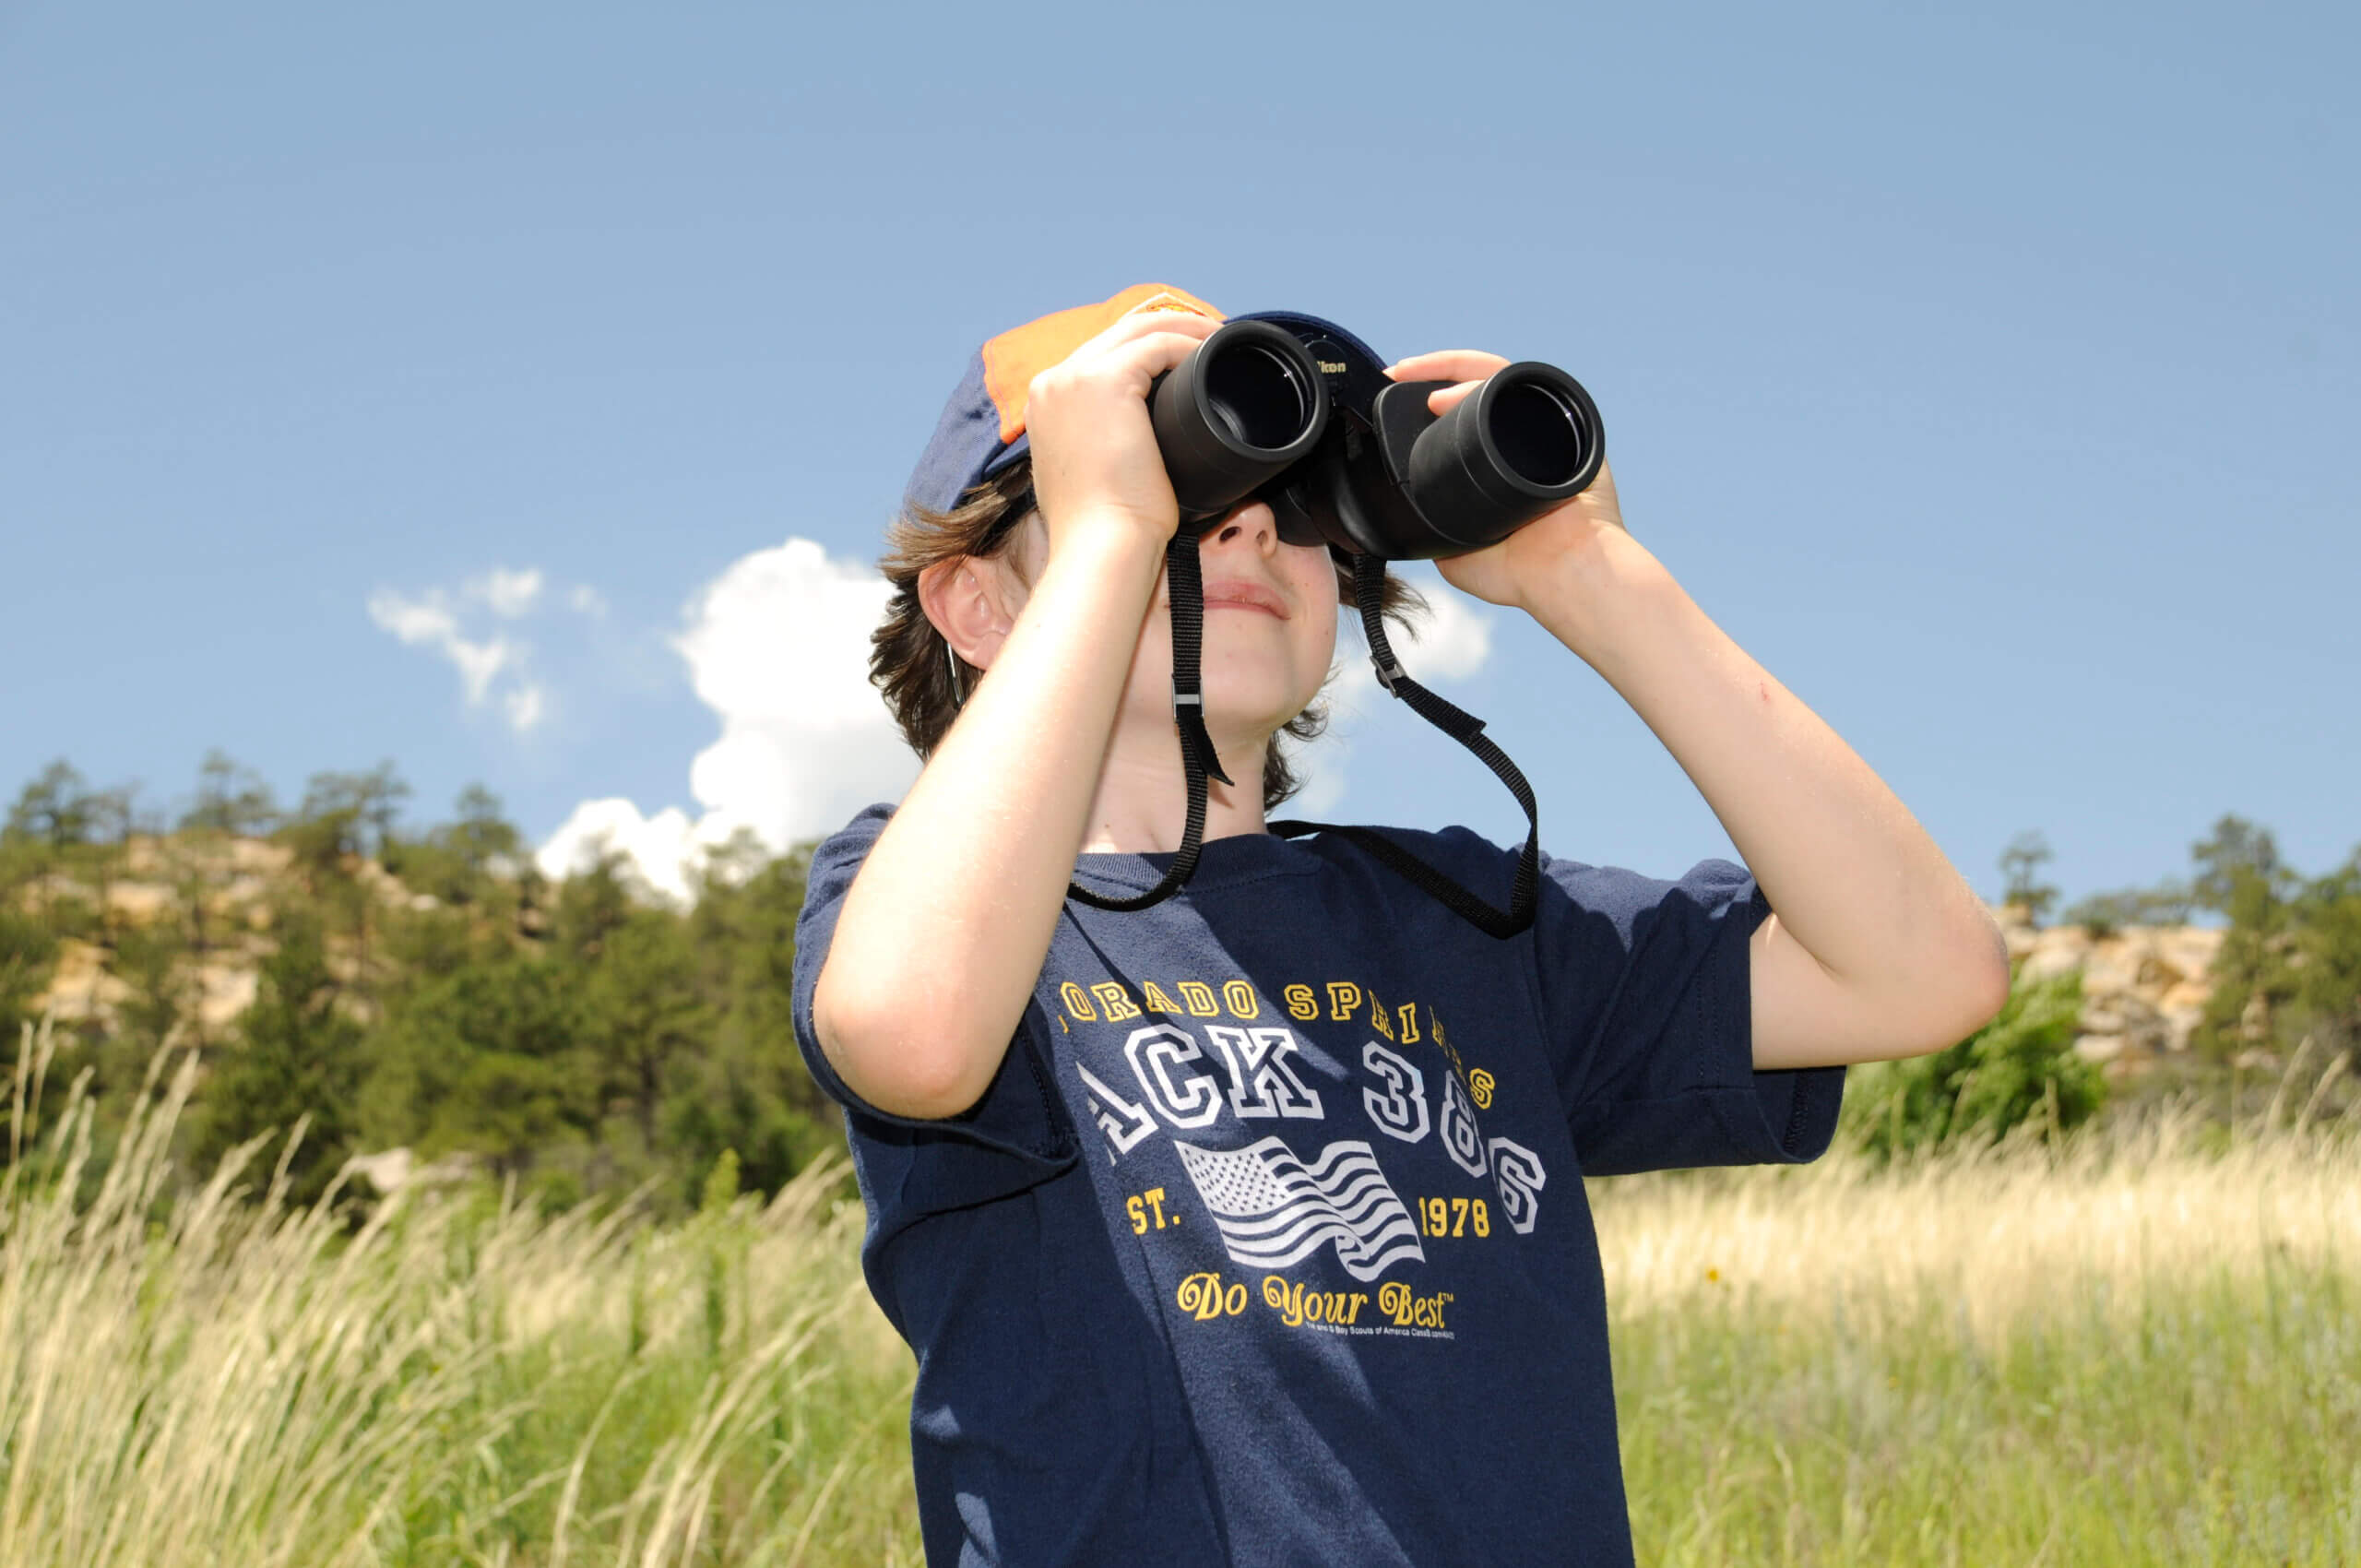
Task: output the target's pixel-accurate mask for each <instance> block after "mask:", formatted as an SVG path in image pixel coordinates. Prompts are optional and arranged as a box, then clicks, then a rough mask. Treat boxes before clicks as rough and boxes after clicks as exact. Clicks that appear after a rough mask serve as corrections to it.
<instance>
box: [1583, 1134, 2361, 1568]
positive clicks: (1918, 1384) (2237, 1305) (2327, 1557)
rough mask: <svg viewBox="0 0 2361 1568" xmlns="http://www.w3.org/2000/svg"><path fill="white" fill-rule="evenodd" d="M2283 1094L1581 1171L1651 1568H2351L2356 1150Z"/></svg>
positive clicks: (2358, 1352)
mask: <svg viewBox="0 0 2361 1568" xmlns="http://www.w3.org/2000/svg"><path fill="white" fill-rule="evenodd" d="M2289 1109H2293V1108H2289V1107H2283V1106H2280V1105H2274V1107H2273V1111H2272V1114H2271V1115H2270V1116H2267V1117H2266V1118H2264V1119H2262V1120H2260V1121H2258V1122H2255V1123H2251V1124H2249V1125H2247V1126H2243V1127H2240V1128H2237V1129H2234V1130H2229V1131H2227V1132H2226V1133H2225V1129H2224V1128H2222V1127H2221V1126H2220V1125H2219V1124H2218V1123H2211V1122H2209V1121H2208V1120H2207V1119H2206V1118H2204V1117H2203V1116H2201V1115H2200V1114H2199V1113H2198V1112H2197V1111H2195V1110H2194V1109H2192V1108H2190V1107H2189V1106H2186V1105H2184V1106H2180V1107H2177V1108H2173V1109H2167V1110H2165V1111H2161V1112H2159V1113H2157V1114H2154V1115H2153V1116H2150V1117H2148V1118H2146V1119H2144V1120H2142V1121H2141V1122H2139V1123H2136V1124H2133V1125H2130V1126H2118V1127H2116V1128H2113V1129H2108V1130H2106V1131H2104V1132H2101V1133H2099V1134H2097V1135H2091V1136H2082V1137H2078V1138H2075V1139H2072V1140H2070V1141H2069V1142H2068V1143H2067V1144H2066V1145H2065V1146H2063V1147H2062V1148H2059V1149H2051V1148H2047V1147H2045V1146H2042V1145H2040V1144H2038V1143H2035V1142H2032V1141H2029V1140H2020V1141H2016V1142H2012V1143H2010V1144H2006V1145H2003V1146H1998V1147H1994V1148H1991V1149H1987V1150H1982V1151H1975V1150H1965V1151H1953V1152H1950V1153H1946V1154H1943V1155H1940V1156H1935V1157H1931V1158H1917V1159H1915V1160H1907V1161H1904V1162H1903V1163H1901V1164H1899V1165H1896V1166H1895V1167H1893V1168H1892V1169H1879V1168H1877V1167H1875V1166H1873V1165H1872V1164H1871V1163H1870V1162H1869V1161H1868V1160H1866V1159H1863V1158H1859V1157H1857V1156H1848V1155H1846V1154H1845V1153H1843V1152H1841V1151H1840V1152H1839V1153H1836V1154H1833V1155H1831V1156H1830V1157H1829V1158H1826V1159H1824V1160H1822V1161H1821V1162H1820V1163H1819V1164H1817V1165H1814V1166H1810V1167H1806V1168H1800V1169H1775V1168H1774V1169H1756V1170H1738V1171H1710V1172H1707V1171H1700V1172H1684V1173H1680V1174H1678V1175H1666V1176H1660V1177H1648V1178H1641V1179H1635V1180H1620V1181H1615V1182H1598V1183H1594V1189H1593V1201H1594V1203H1595V1205H1596V1213H1597V1225H1598V1230H1599V1234H1600V1241H1601V1245H1602V1247H1603V1249H1604V1254H1605V1260H1606V1266H1607V1275H1608V1301H1609V1302H1610V1304H1611V1307H1612V1310H1613V1317H1614V1330H1613V1332H1614V1348H1615V1351H1616V1363H1617V1377H1618V1384H1619V1401H1620V1405H1621V1409H1622V1439H1623V1448H1624V1466H1625V1474H1626V1479H1627V1484H1628V1487H1629V1490H1630V1494H1631V1512H1632V1519H1633V1526H1634V1533H1635V1536H1636V1537H1637V1538H1638V1541H1639V1543H1640V1547H1641V1560H1642V1561H1643V1562H1655V1563H1663V1564H1691V1563H1694V1564H1708V1563H1712V1564H1722V1563H1815V1564H1818V1563H1829V1564H1857V1563H1858V1564H1866V1563H1912V1564H1916V1563H1967V1564H1973V1563H1987V1562H1992V1563H2055V1564H2116V1563H2184V1562H2185V1563H2217V1562H2255V1563H2272V1564H2282V1563H2309V1564H2320V1565H2323V1568H2325V1565H2328V1564H2354V1563H2361V1139H2356V1138H2355V1136H2354V1135H2353V1134H2354V1131H2355V1129H2354V1128H2352V1127H2351V1126H2350V1125H2349V1123H2350V1120H2351V1118H2348V1119H2347V1121H2348V1125H2346V1126H2344V1127H2342V1128H2338V1127H2330V1128H2319V1127H2316V1126H2310V1125H2308V1124H2305V1122H2306V1119H2305V1118H2304V1117H2302V1116H2300V1115H2299V1116H2296V1118H2295V1119H2294V1122H2293V1123H2292V1124H2291V1123H2290V1121H2289V1120H2288V1118H2287V1117H2286V1116H2285V1114H2284V1111H2286V1110H2289ZM2305 1109H2307V1110H2308V1109H2309V1108H2308V1107H2306V1108H2305Z"/></svg>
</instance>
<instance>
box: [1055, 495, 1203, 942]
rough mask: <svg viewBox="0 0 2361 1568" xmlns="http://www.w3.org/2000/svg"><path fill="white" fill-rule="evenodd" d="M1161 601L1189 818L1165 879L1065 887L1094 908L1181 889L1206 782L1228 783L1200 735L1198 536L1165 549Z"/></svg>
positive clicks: (1195, 844)
mask: <svg viewBox="0 0 2361 1568" xmlns="http://www.w3.org/2000/svg"><path fill="white" fill-rule="evenodd" d="M1164 566H1165V578H1164V588H1165V597H1166V598H1167V599H1169V600H1171V604H1172V721H1173V723H1174V724H1175V725H1177V726H1179V728H1180V731H1181V774H1182V776H1183V777H1184V778H1186V779H1187V780H1188V787H1189V815H1188V819H1187V821H1186V822H1185V823H1184V824H1183V825H1182V826H1181V849H1180V850H1179V852H1178V853H1176V854H1175V855H1174V856H1173V857H1172V864H1171V865H1170V866H1169V868H1167V870H1166V871H1165V873H1164V880H1163V881H1161V882H1159V883H1157V885H1155V886H1154V887H1151V888H1149V889H1148V890H1147V891H1146V892H1145V893H1141V894H1137V895H1134V896H1133V897H1129V898H1109V897H1105V896H1103V895H1101V894H1097V893H1093V892H1092V891H1090V889H1088V888H1086V887H1085V886H1083V885H1080V884H1079V883H1068V884H1067V885H1066V891H1067V893H1069V894H1071V895H1072V896H1073V897H1074V899H1075V900H1076V901H1077V902H1079V903H1084V904H1087V905H1089V906H1090V907H1091V908H1092V909H1115V910H1121V911H1129V910H1133V909H1146V908H1147V907H1148V906H1149V905H1151V904H1160V903H1162V902H1164V900H1165V899H1167V898H1169V897H1172V895H1173V894H1174V893H1175V892H1177V891H1179V890H1180V887H1181V884H1182V883H1184V882H1187V881H1188V880H1189V877H1190V874H1191V873H1193V872H1194V871H1195V870H1196V869H1197V850H1198V848H1199V847H1200V846H1201V845H1202V844H1203V843H1204V837H1205V778H1206V776H1207V775H1211V776H1212V777H1214V778H1218V779H1220V780H1221V781H1222V782H1223V783H1225V784H1229V783H1231V782H1232V780H1231V778H1230V777H1229V775H1228V774H1227V773H1224V772H1223V771H1222V770H1221V758H1220V756H1219V755H1218V754H1216V752H1215V751H1214V738H1213V737H1212V736H1211V735H1210V734H1208V733H1206V731H1205V695H1204V683H1203V682H1204V659H1203V655H1202V650H1203V648H1204V635H1205V590H1204V575H1203V573H1202V572H1201V571H1200V570H1199V563H1198V560H1197V536H1196V535H1195V534H1194V533H1192V532H1191V531H1190V530H1188V529H1181V531H1180V532H1178V533H1176V534H1174V535H1173V536H1172V542H1171V543H1170V544H1169V545H1167V546H1165V550H1164Z"/></svg>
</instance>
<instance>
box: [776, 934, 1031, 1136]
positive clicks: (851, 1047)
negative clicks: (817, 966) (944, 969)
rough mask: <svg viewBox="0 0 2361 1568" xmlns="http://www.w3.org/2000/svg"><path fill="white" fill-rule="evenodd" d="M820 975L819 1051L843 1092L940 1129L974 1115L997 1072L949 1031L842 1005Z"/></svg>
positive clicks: (909, 1014) (815, 1006) (898, 1014)
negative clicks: (953, 1119) (965, 1114)
mask: <svg viewBox="0 0 2361 1568" xmlns="http://www.w3.org/2000/svg"><path fill="white" fill-rule="evenodd" d="M827 981H828V976H827V972H826V971H825V969H824V970H823V971H822V972H821V976H820V980H819V983H818V984H817V985H816V986H815V987H814V988H813V998H812V1024H813V1030H814V1032H815V1033H817V1034H818V1036H819V1038H820V1050H821V1051H822V1053H823V1054H824V1055H825V1056H826V1057H827V1059H828V1065H829V1066H831V1067H833V1068H835V1069H836V1076H837V1077H839V1078H841V1079H842V1080H843V1081H844V1086H845V1087H847V1088H848V1089H850V1090H851V1091H852V1092H853V1093H854V1094H855V1095H857V1096H858V1097H860V1099H862V1100H863V1101H865V1102H866V1103H868V1104H870V1105H872V1106H873V1107H875V1108H876V1109H877V1110H879V1111H884V1112H885V1113H886V1114H887V1115H889V1116H905V1117H909V1118H912V1119H914V1120H919V1121H929V1122H940V1121H945V1120H947V1119H949V1118H951V1117H954V1116H957V1115H959V1114H960V1113H962V1112H963V1111H968V1110H970V1109H972V1108H973V1107H974V1106H975V1104H976V1102H977V1101H978V1100H979V1099H983V1098H984V1090H985V1089H987V1088H989V1087H991V1079H992V1075H993V1074H994V1073H995V1072H997V1071H998V1070H999V1067H1000V1060H999V1057H998V1055H996V1054H995V1055H991V1056H990V1059H989V1060H986V1057H987V1054H988V1053H987V1052H985V1051H983V1050H981V1049H980V1048H979V1047H978V1046H976V1045H975V1044H974V1042H971V1041H969V1040H967V1039H965V1038H964V1036H963V1035H962V1033H961V1031H960V1030H959V1029H958V1028H956V1027H955V1023H951V1022H947V1021H939V1020H933V1019H931V1018H930V1017H929V1016H928V1015H927V1014H926V1012H925V1010H923V1009H920V1008H915V1007H909V1006H895V1005H891V1004H888V1005H886V1006H884V1007H872V1006H862V1005H860V1004H848V1003H847V1000H846V999H845V998H842V997H838V996H836V995H835V994H834V993H833V992H831V991H830V990H829V989H828V983H827Z"/></svg>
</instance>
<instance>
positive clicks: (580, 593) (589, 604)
mask: <svg viewBox="0 0 2361 1568" xmlns="http://www.w3.org/2000/svg"><path fill="white" fill-rule="evenodd" d="M565 602H566V606H567V608H569V609H571V610H573V611H574V612H575V613H576V614H580V615H587V616H589V617H590V618H591V619H592V620H594V621H603V620H605V619H606V616H607V599H606V596H605V595H604V594H602V593H600V592H599V590H598V589H597V588H592V587H591V586H590V585H589V584H588V583H582V584H579V585H578V586H576V587H575V589H574V591H573V592H571V593H569V594H567V595H566V596H565Z"/></svg>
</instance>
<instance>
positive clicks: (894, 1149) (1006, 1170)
mask: <svg viewBox="0 0 2361 1568" xmlns="http://www.w3.org/2000/svg"><path fill="white" fill-rule="evenodd" d="M892 814H893V808H891V807H890V806H884V805H876V806H871V807H870V808H869V809H868V810H866V811H864V812H862V813H861V814H860V815H859V816H857V817H855V818H854V819H853V820H852V823H851V824H850V825H849V826H847V827H846V828H845V829H844V831H843V832H841V833H838V834H836V836H835V837H832V838H830V839H828V840H827V842H825V843H824V844H822V845H821V846H820V848H819V849H816V850H814V851H813V856H812V867H811V871H810V872H809V873H808V875H807V877H806V880H805V884H804V894H803V910H802V913H801V915H799V916H798V917H797V919H796V923H795V1043H796V1047H797V1049H798V1050H800V1051H801V1052H802V1053H803V1064H804V1065H805V1066H806V1067H807V1068H809V1069H810V1070H811V1074H812V1077H813V1081H814V1082H816V1083H817V1084H818V1085H819V1086H820V1089H821V1091H822V1092H823V1093H825V1095H827V1097H828V1098H829V1099H833V1100H835V1101H836V1103H837V1104H838V1105H840V1106H842V1107H844V1111H845V1130H846V1135H847V1138H848V1141H849V1142H850V1143H851V1145H852V1151H853V1159H854V1163H855V1165H856V1167H857V1168H858V1169H859V1170H860V1178H861V1185H862V1188H863V1190H864V1191H865V1192H866V1193H867V1194H868V1195H869V1197H870V1199H871V1202H872V1205H877V1206H888V1207H892V1208H895V1209H898V1210H899V1211H901V1213H902V1214H903V1216H904V1217H905V1218H915V1217H916V1216H918V1215H921V1214H927V1213H933V1212H938V1211H940V1210H943V1209H946V1208H955V1207H961V1206H967V1205H969V1204H977V1203H982V1202H985V1201H987V1200H989V1199H991V1198H996V1197H1004V1196H1006V1195H1008V1194H1011V1193H1014V1192H1020V1191H1022V1190H1024V1189H1025V1188H1026V1187H1029V1186H1031V1185H1033V1184H1034V1183H1035V1182H1039V1181H1041V1180H1043V1179H1044V1178H1046V1177H1048V1176H1050V1175H1054V1174H1055V1173H1057V1172H1058V1171H1060V1170H1063V1169H1065V1168H1066V1167H1067V1166H1069V1165H1071V1164H1072V1163H1073V1162H1074V1157H1075V1153H1076V1151H1077V1148H1078V1142H1077V1140H1076V1138H1075V1135H1074V1124H1073V1120H1072V1118H1071V1117H1069V1116H1068V1115H1067V1114H1066V1113H1065V1111H1064V1110H1063V1108H1062V1106H1061V1105H1060V1103H1059V1101H1058V1098H1057V1092H1056V1088H1055V1087H1054V1083H1053V1081H1052V1079H1051V1077H1050V1070H1049V1065H1048V1059H1047V1052H1046V1047H1047V1036H1048V1026H1047V1023H1046V1020H1045V1018H1044V1016H1043V1015H1042V1013H1041V1009H1040V1007H1039V1005H1038V1004H1027V1006H1026V1012H1025V1016H1024V1018H1023V1019H1022V1020H1021V1021H1020V1023H1019V1024H1018V1027H1017V1030H1016V1033H1015V1035H1014V1037H1013V1038H1012V1039H1010V1041H1009V1047H1008V1051H1007V1054H1006V1055H1004V1056H1003V1057H1002V1058H1001V1063H1000V1070H999V1071H998V1072H996V1073H995V1074H993V1075H992V1081H991V1087H988V1088H986V1089H985V1091H984V1096H983V1098H982V1099H979V1100H978V1101H977V1102H976V1103H975V1105H974V1106H972V1107H970V1108H969V1109H968V1110H967V1111H963V1112H961V1113H960V1114H959V1115H957V1116H952V1117H944V1118H942V1119H928V1118H923V1117H914V1116H900V1115H896V1114H895V1113H894V1112H892V1111H881V1110H879V1109H878V1108H877V1107H876V1106H873V1105H872V1104H870V1103H869V1102H868V1101H867V1100H865V1099H861V1098H860V1096H859V1095H857V1094H855V1093H853V1091H852V1090H851V1089H850V1088H849V1087H847V1086H846V1084H845V1081H844V1080H843V1079H842V1078H841V1077H839V1076H838V1075H837V1074H836V1068H835V1067H834V1066H833V1065H832V1064H831V1063H829V1061H828V1058H827V1054H826V1052H825V1051H822V1050H821V1049H820V1039H819V1036H818V1034H817V1033H816V1032H815V1031H814V1030H813V1026H812V993H813V987H814V986H815V984H816V983H817V981H818V980H819V975H820V968H821V965H822V964H823V963H825V961H826V959H827V956H828V944H829V942H830V940H831V939H832V938H833V937H834V936H835V935H836V916H837V914H838V912H839V911H840V910H842V909H843V908H844V897H845V894H846V892H847V891H848V889H850V887H851V886H852V883H853V878H854V877H855V876H856V875H857V874H858V873H860V867H861V862H862V861H865V860H866V859H867V858H868V855H869V850H870V847H871V846H872V845H873V844H875V843H876V842H877V836H878V834H879V833H881V832H882V831H884V826H885V823H886V821H887V819H888V818H889V817H890V816H891V815H892Z"/></svg>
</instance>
